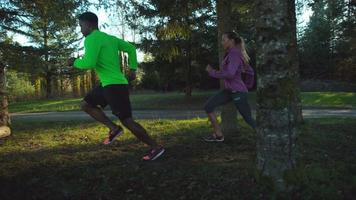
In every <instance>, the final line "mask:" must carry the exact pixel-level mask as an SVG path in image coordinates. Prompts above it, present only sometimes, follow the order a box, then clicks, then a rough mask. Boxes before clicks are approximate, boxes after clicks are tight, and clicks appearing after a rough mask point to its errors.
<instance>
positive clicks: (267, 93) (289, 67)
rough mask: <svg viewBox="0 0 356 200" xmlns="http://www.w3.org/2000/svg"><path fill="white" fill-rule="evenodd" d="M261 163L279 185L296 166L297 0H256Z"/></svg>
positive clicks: (298, 119) (298, 114)
mask: <svg viewBox="0 0 356 200" xmlns="http://www.w3.org/2000/svg"><path fill="white" fill-rule="evenodd" d="M256 19H257V22H256V31H257V45H258V47H257V75H258V76H257V77H258V84H257V124H258V127H257V134H258V141H257V167H258V168H259V169H260V170H261V172H262V174H263V175H266V176H270V177H272V179H273V180H274V182H275V186H276V189H277V190H284V189H285V182H284V179H283V175H284V172H285V171H286V170H289V169H292V168H293V167H294V166H295V162H296V160H295V159H296V158H295V156H296V155H295V149H296V137H297V133H298V129H297V126H298V124H299V123H300V122H301V121H302V116H301V104H300V98H299V96H300V92H299V88H298V62H297V51H296V19H295V1H294V0H267V1H266V0H257V1H256Z"/></svg>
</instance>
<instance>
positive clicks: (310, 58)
mask: <svg viewBox="0 0 356 200" xmlns="http://www.w3.org/2000/svg"><path fill="white" fill-rule="evenodd" d="M310 6H311V9H312V10H313V15H312V16H311V18H310V21H309V23H308V25H307V27H306V28H305V31H304V34H303V35H302V37H301V40H300V64H301V76H302V78H323V79H335V78H338V79H342V80H345V79H346V80H349V81H354V77H355V76H356V57H355V55H356V54H355V50H356V46H355V35H356V33H355V29H354V28H352V27H355V25H356V16H355V15H354V14H352V13H354V12H355V9H356V4H355V3H353V1H344V0H336V1H328V0H318V1H311V2H310Z"/></svg>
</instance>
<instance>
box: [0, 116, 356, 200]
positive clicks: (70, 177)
mask: <svg viewBox="0 0 356 200" xmlns="http://www.w3.org/2000/svg"><path fill="white" fill-rule="evenodd" d="M355 122H356V120H350V121H347V119H338V120H334V121H331V122H330V121H328V120H326V119H323V120H308V122H307V124H306V125H305V126H304V127H303V133H302V134H301V136H300V141H299V146H300V148H301V149H300V157H299V164H298V165H299V166H298V168H297V169H296V170H295V171H294V172H293V174H291V175H290V176H289V177H288V181H289V183H290V184H293V185H295V187H294V189H293V190H292V191H290V193H288V194H285V196H283V195H282V196H283V197H288V198H289V199H305V198H311V199H314V198H319V199H325V198H326V199H328V198H335V197H336V198H338V197H341V198H344V199H348V198H350V199H351V197H352V195H354V193H353V192H352V191H355V190H353V189H354V188H355V186H354V185H353V184H352V183H354V182H352V181H355V176H354V175H352V174H350V172H351V171H352V170H353V169H355V166H356V165H355V163H356V162H355V158H354V157H353V154H352V149H353V147H354V145H355V144H356V143H355V139H354V135H353V134H352V133H353V131H354V129H353V128H354V126H353V124H354V123H355ZM143 124H144V126H145V127H147V128H148V129H149V131H150V132H151V133H153V135H154V137H155V138H156V139H158V140H159V141H163V143H164V145H165V147H166V150H167V151H166V153H165V154H164V156H163V157H162V158H161V159H159V160H157V161H155V162H148V163H147V162H142V161H140V157H141V156H142V155H143V154H144V153H145V151H146V150H147V147H145V146H144V145H143V144H142V143H140V142H138V141H137V140H136V139H134V138H133V137H128V138H127V137H125V138H124V140H122V141H120V142H115V143H114V144H113V145H111V146H103V145H101V144H100V141H101V140H100V139H101V137H102V136H104V135H99V136H98V137H95V136H93V135H95V134H96V133H91V132H90V130H93V129H96V128H97V126H96V124H95V123H92V122H80V123H77V122H71V123H64V122H63V123H62V122H61V123H56V124H45V125H44V123H43V122H42V123H35V124H31V125H17V126H16V127H18V128H17V129H15V133H18V134H17V135H16V136H13V138H9V139H8V140H14V142H18V141H21V140H26V139H31V137H33V136H31V135H29V133H34V134H36V133H38V134H43V135H48V134H50V133H52V131H53V130H60V131H63V133H64V134H65V135H66V134H67V135H66V136H64V139H66V138H68V137H69V138H70V139H72V137H70V136H69V134H72V135H74V136H73V137H74V139H73V140H70V141H71V142H72V143H69V144H61V143H59V144H57V143H56V145H54V146H53V147H51V146H49V147H43V146H42V147H37V148H35V149H31V150H29V151H28V150H26V149H24V150H19V151H18V152H16V151H14V150H12V151H11V149H10V150H8V151H5V152H2V153H1V151H0V153H1V158H0V161H1V163H2V167H1V171H0V185H1V187H0V199H150V200H151V199H152V200H153V199H270V198H271V195H272V192H273V186H272V185H271V184H270V182H268V180H256V176H255V173H256V171H255V162H254V160H255V140H256V137H255V135H254V134H253V133H252V132H251V131H250V129H247V128H246V126H244V125H243V126H242V127H241V130H240V131H239V133H231V134H227V135H226V142H224V143H223V144H206V143H203V142H202V141H201V140H200V138H201V137H202V136H204V135H206V134H208V133H209V132H210V129H209V127H208V125H207V123H206V122H205V120H195V121H194V120H190V121H189V120H186V121H170V120H163V121H144V122H143ZM240 124H243V123H240ZM47 129H49V130H47ZM73 130H75V131H74V132H72V131H73ZM88 130H89V132H88ZM100 130H101V129H100ZM316 130H318V132H316ZM45 131H48V132H45ZM80 131H87V132H86V133H87V134H86V135H87V136H88V139H84V142H83V143H82V139H81V137H82V135H81V133H77V132H80ZM20 132H24V133H22V134H21V133H20ZM44 137H45V136H44ZM46 137H47V136H46ZM46 137H45V139H47V138H46ZM42 139H43V138H42ZM45 141H47V140H45ZM9 142H10V141H5V142H4V141H3V142H2V143H0V145H4V146H8V145H16V143H14V144H12V143H11V142H10V143H9ZM325 154H327V157H325ZM347 176H348V177H347ZM335 184H336V185H335ZM333 192H335V193H333Z"/></svg>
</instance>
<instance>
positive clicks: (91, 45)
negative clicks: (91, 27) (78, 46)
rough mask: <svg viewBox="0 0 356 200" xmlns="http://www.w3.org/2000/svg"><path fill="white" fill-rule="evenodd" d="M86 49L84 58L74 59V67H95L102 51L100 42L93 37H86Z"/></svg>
mask: <svg viewBox="0 0 356 200" xmlns="http://www.w3.org/2000/svg"><path fill="white" fill-rule="evenodd" d="M84 49H85V53H84V56H83V58H81V59H80V58H77V59H76V60H75V61H74V67H76V68H78V69H92V68H95V66H96V63H97V60H98V56H99V52H100V42H98V41H95V40H93V39H86V40H85V41H84Z"/></svg>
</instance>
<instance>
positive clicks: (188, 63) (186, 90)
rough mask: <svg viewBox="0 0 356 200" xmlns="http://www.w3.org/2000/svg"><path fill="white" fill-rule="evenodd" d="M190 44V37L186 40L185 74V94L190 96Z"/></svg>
mask: <svg viewBox="0 0 356 200" xmlns="http://www.w3.org/2000/svg"><path fill="white" fill-rule="evenodd" d="M191 51H192V45H191V41H190V39H189V40H188V41H187V52H186V53H187V67H188V70H187V75H186V83H185V96H186V97H191V96H192V52H191Z"/></svg>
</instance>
